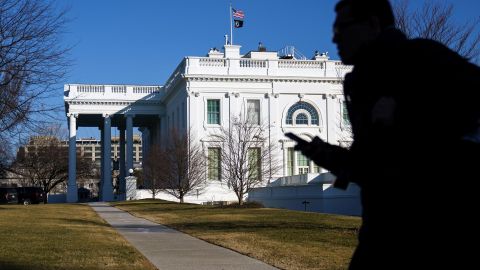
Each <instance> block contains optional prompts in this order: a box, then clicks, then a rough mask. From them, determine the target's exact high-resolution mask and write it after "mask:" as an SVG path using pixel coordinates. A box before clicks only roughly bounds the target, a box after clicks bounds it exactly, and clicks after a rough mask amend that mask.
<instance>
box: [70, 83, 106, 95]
mask: <svg viewBox="0 0 480 270" xmlns="http://www.w3.org/2000/svg"><path fill="white" fill-rule="evenodd" d="M77 92H79V93H105V85H88V84H85V85H78V86H77Z"/></svg>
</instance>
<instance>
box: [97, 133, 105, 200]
mask: <svg viewBox="0 0 480 270" xmlns="http://www.w3.org/2000/svg"><path fill="white" fill-rule="evenodd" d="M103 131H104V129H103V124H102V127H100V189H99V191H98V197H99V199H100V201H101V200H102V199H103V197H102V189H103V180H104V179H103V168H104V167H105V165H104V162H103V161H104V160H103V156H104V153H105V148H104V147H103V143H104V141H103V136H104V135H103Z"/></svg>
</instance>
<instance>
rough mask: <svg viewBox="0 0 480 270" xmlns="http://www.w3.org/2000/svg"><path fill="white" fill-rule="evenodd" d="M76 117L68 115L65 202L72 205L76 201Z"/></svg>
mask: <svg viewBox="0 0 480 270" xmlns="http://www.w3.org/2000/svg"><path fill="white" fill-rule="evenodd" d="M77 116H78V114H73V113H69V114H68V117H69V118H70V136H69V142H68V183H67V202H69V203H74V202H77V201H78V191H77Z"/></svg>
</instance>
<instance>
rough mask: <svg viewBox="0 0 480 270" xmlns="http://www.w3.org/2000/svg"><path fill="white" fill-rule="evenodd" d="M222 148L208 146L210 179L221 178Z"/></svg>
mask: <svg viewBox="0 0 480 270" xmlns="http://www.w3.org/2000/svg"><path fill="white" fill-rule="evenodd" d="M220 161H221V160H220V148H208V179H209V180H220V177H221V175H220V173H221V164H220Z"/></svg>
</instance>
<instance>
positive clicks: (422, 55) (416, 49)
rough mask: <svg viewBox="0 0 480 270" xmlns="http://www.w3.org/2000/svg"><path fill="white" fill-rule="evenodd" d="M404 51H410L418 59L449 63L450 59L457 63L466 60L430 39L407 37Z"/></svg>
mask: <svg viewBox="0 0 480 270" xmlns="http://www.w3.org/2000/svg"><path fill="white" fill-rule="evenodd" d="M405 52H407V53H410V54H411V55H413V56H415V57H416V59H418V60H420V61H421V60H424V61H425V60H426V61H433V62H440V63H449V62H450V63H451V61H456V62H459V63H462V62H463V63H467V62H468V61H467V60H466V59H465V58H463V57H462V56H460V55H459V54H458V53H457V52H455V51H453V50H452V49H450V48H448V47H447V46H445V45H443V44H442V43H440V42H438V41H435V40H432V39H425V38H414V39H409V40H407V42H406V43H405Z"/></svg>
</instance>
